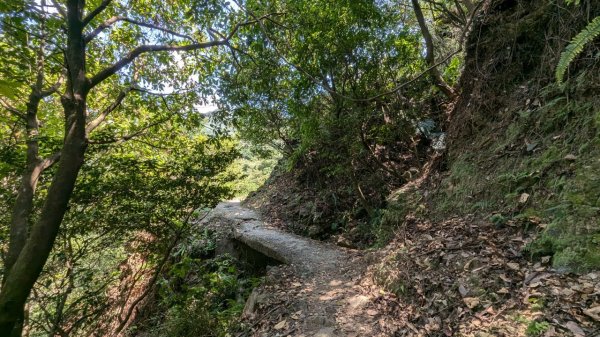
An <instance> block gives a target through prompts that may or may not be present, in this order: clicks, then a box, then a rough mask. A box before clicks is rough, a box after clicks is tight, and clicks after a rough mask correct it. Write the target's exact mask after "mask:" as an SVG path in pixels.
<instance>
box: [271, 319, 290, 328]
mask: <svg viewBox="0 0 600 337" xmlns="http://www.w3.org/2000/svg"><path fill="white" fill-rule="evenodd" d="M286 323H287V321H286V320H285V319H284V320H283V321H281V322H279V323H277V324H275V326H274V327H273V328H274V329H275V330H281V329H283V328H285V324H286Z"/></svg>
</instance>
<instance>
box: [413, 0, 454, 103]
mask: <svg viewBox="0 0 600 337" xmlns="http://www.w3.org/2000/svg"><path fill="white" fill-rule="evenodd" d="M412 4H413V9H414V11H415V16H416V17H417V21H418V22H419V27H420V28H421V34H422V35H423V39H425V61H427V64H428V65H429V66H430V68H429V73H430V74H431V77H432V78H433V81H434V82H435V86H436V87H438V89H440V91H442V92H443V93H444V95H446V97H447V98H449V99H452V98H454V97H456V91H455V90H454V89H453V88H452V87H451V86H449V85H448V83H446V81H444V79H443V78H442V75H441V74H440V72H439V70H438V69H437V66H435V64H436V63H435V54H434V46H433V38H432V37H431V33H430V32H429V28H428V27H427V23H426V22H425V17H424V16H423V11H422V10H421V5H420V4H419V0H412Z"/></svg>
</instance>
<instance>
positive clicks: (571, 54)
mask: <svg viewBox="0 0 600 337" xmlns="http://www.w3.org/2000/svg"><path fill="white" fill-rule="evenodd" d="M598 35H600V16H598V17H596V18H595V19H594V20H592V22H590V23H589V24H588V25H587V26H586V27H585V28H584V29H583V30H582V31H581V32H580V33H579V34H577V35H576V36H575V37H574V38H573V40H571V43H569V45H568V46H567V48H565V51H563V52H562V54H560V60H559V61H558V65H557V66H556V81H557V82H558V83H561V82H562V81H563V79H564V76H565V72H566V71H567V68H568V67H569V65H570V64H571V62H573V60H574V59H575V58H576V57H577V55H579V54H580V53H581V52H582V51H583V48H584V47H585V45H586V44H588V43H590V42H591V41H592V40H594V39H595V38H596V37H597V36H598Z"/></svg>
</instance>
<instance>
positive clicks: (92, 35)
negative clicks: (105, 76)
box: [84, 16, 195, 43]
mask: <svg viewBox="0 0 600 337" xmlns="http://www.w3.org/2000/svg"><path fill="white" fill-rule="evenodd" d="M119 21H124V22H129V23H131V24H133V25H137V26H141V27H146V28H150V29H155V30H160V31H162V32H165V33H168V34H171V35H173V36H177V37H181V38H184V39H188V40H191V41H193V42H195V40H194V38H192V37H191V36H189V35H186V34H181V33H178V32H176V31H174V30H171V29H168V28H164V27H160V26H157V25H154V24H151V23H147V22H143V21H138V20H134V19H130V18H128V17H125V16H113V17H111V18H109V19H107V20H106V21H104V22H103V23H102V24H101V25H100V26H98V27H97V28H96V29H94V30H93V31H92V32H91V33H89V34H87V35H86V36H85V38H84V40H85V43H88V42H90V41H91V40H92V39H94V38H95V37H96V36H98V34H100V33H102V32H103V31H104V30H106V29H108V28H110V27H111V26H112V25H114V24H115V23H117V22H119Z"/></svg>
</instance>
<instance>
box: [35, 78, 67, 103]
mask: <svg viewBox="0 0 600 337" xmlns="http://www.w3.org/2000/svg"><path fill="white" fill-rule="evenodd" d="M63 80H64V77H63V76H61V77H59V78H58V80H57V81H56V83H54V85H53V86H51V87H50V88H48V89H46V90H42V91H41V92H40V97H42V98H46V97H48V96H50V95H52V94H53V93H55V92H56V91H57V90H58V89H59V88H60V86H61V85H62V83H63Z"/></svg>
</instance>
